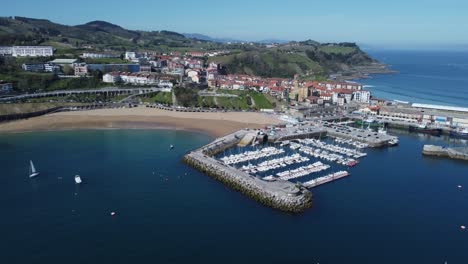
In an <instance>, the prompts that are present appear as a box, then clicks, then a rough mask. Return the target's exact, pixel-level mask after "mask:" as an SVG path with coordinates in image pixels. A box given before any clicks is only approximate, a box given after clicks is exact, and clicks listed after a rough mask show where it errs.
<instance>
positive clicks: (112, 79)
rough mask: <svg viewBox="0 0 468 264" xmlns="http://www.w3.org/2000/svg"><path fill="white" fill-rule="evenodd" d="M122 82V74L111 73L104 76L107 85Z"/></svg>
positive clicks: (103, 79)
mask: <svg viewBox="0 0 468 264" xmlns="http://www.w3.org/2000/svg"><path fill="white" fill-rule="evenodd" d="M120 80H121V79H120V74H119V73H118V72H110V73H106V74H104V75H103V76H102V81H103V82H105V83H116V82H118V81H120Z"/></svg>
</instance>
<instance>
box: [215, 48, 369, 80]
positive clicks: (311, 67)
mask: <svg viewBox="0 0 468 264" xmlns="http://www.w3.org/2000/svg"><path fill="white" fill-rule="evenodd" d="M209 61H210V62H211V61H213V62H218V63H221V64H222V65H223V66H225V67H226V72H227V73H238V74H253V75H258V76H263V77H292V76H293V75H294V74H299V75H303V76H316V75H326V74H330V73H336V72H340V71H347V70H349V69H351V68H353V67H354V66H366V65H371V64H373V63H376V61H375V60H374V59H372V58H371V57H370V56H369V55H367V54H366V53H365V52H363V51H361V49H360V48H359V47H358V46H357V45H355V44H353V43H338V44H320V43H317V42H313V41H306V42H294V43H288V44H284V45H279V46H277V47H275V48H269V49H267V48H258V49H255V50H249V51H240V52H237V53H235V54H230V55H226V56H218V57H211V58H209Z"/></svg>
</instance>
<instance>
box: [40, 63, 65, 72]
mask: <svg viewBox="0 0 468 264" xmlns="http://www.w3.org/2000/svg"><path fill="white" fill-rule="evenodd" d="M60 70H61V68H60V66H58V65H55V64H51V63H46V64H44V71H45V72H52V73H59V72H60Z"/></svg>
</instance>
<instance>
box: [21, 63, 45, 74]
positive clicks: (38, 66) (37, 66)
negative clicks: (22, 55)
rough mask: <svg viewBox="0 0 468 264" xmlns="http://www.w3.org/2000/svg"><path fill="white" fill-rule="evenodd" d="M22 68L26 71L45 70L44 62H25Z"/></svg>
mask: <svg viewBox="0 0 468 264" xmlns="http://www.w3.org/2000/svg"><path fill="white" fill-rule="evenodd" d="M21 68H22V69H23V70H24V71H28V72H43V71H44V63H23V65H21Z"/></svg>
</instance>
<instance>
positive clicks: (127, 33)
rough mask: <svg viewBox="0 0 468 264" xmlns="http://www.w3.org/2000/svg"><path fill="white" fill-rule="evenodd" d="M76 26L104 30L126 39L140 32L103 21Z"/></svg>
mask: <svg viewBox="0 0 468 264" xmlns="http://www.w3.org/2000/svg"><path fill="white" fill-rule="evenodd" d="M76 27H77V28H81V29H83V30H88V31H94V32H105V33H109V34H113V35H117V36H119V37H123V38H128V39H133V38H137V37H140V33H138V32H136V31H131V30H126V29H124V28H122V27H120V26H117V25H114V24H111V23H109V22H105V21H92V22H88V23H86V24H84V25H78V26H76Z"/></svg>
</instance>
